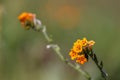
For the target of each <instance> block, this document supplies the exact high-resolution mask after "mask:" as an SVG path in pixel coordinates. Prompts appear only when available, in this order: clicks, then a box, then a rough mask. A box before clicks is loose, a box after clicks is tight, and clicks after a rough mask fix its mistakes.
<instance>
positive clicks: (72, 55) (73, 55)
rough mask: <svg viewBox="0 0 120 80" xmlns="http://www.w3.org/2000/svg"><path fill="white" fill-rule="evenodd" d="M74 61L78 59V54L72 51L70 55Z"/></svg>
mask: <svg viewBox="0 0 120 80" xmlns="http://www.w3.org/2000/svg"><path fill="white" fill-rule="evenodd" d="M69 55H70V57H71V59H72V60H74V59H76V58H77V56H78V53H76V52H75V51H74V50H71V51H70V53H69Z"/></svg>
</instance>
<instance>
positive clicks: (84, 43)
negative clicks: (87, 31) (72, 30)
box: [82, 38, 88, 46]
mask: <svg viewBox="0 0 120 80" xmlns="http://www.w3.org/2000/svg"><path fill="white" fill-rule="evenodd" d="M87 42H88V41H87V39H86V38H83V40H82V44H83V46H86V45H87Z"/></svg>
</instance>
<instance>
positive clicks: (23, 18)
mask: <svg viewBox="0 0 120 80" xmlns="http://www.w3.org/2000/svg"><path fill="white" fill-rule="evenodd" d="M18 19H19V20H20V22H21V24H22V26H23V27H24V28H25V29H26V30H29V29H30V28H33V29H35V30H39V29H40V27H41V22H40V20H38V19H36V15H35V14H33V13H28V12H23V13H22V14H20V15H19V16H18Z"/></svg>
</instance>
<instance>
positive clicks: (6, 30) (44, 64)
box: [0, 0, 120, 80]
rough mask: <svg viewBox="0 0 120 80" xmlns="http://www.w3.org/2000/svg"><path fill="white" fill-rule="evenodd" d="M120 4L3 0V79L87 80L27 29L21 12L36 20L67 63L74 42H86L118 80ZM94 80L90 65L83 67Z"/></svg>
mask: <svg viewBox="0 0 120 80" xmlns="http://www.w3.org/2000/svg"><path fill="white" fill-rule="evenodd" d="M119 3H120V1H119V0H33V1H32V0H23V1H22V0H21V1H20V0H0V80H86V79H85V78H84V76H82V75H80V74H79V73H78V72H77V71H75V70H73V69H72V68H70V67H69V66H67V65H66V64H65V63H64V62H62V61H60V59H59V58H58V56H57V55H56V54H55V53H54V51H53V50H51V49H46V45H47V44H48V43H47V41H46V40H45V38H44V36H43V35H42V33H41V32H35V31H33V30H29V31H27V30H24V29H23V28H22V25H21V24H20V22H19V20H18V15H20V14H21V13H22V12H31V13H35V14H36V15H37V18H38V19H40V20H41V21H42V24H44V25H46V26H47V31H48V33H49V35H50V36H51V37H52V38H53V39H54V42H55V43H56V44H58V45H59V46H60V47H61V52H62V54H63V55H64V56H66V57H68V58H69V55H68V53H69V51H70V49H71V47H72V45H73V42H74V41H76V39H78V38H80V39H81V38H83V37H86V38H87V39H88V40H94V41H95V42H96V44H95V46H94V51H95V52H96V55H97V56H98V59H99V60H103V62H104V68H105V69H106V71H107V72H108V74H109V77H110V79H111V80H120V58H119V57H120V36H119V34H120V4H119ZM81 68H82V69H84V70H85V71H87V72H88V73H89V74H90V75H91V77H92V78H93V79H94V80H101V78H100V77H101V74H100V72H99V70H98V68H97V67H96V65H95V64H94V62H93V61H92V60H89V61H88V63H85V64H84V65H82V66H81Z"/></svg>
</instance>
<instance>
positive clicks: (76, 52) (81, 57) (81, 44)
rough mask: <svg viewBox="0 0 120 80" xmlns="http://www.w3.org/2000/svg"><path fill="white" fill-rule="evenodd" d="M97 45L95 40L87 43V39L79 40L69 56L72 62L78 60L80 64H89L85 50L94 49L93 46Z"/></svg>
mask: <svg viewBox="0 0 120 80" xmlns="http://www.w3.org/2000/svg"><path fill="white" fill-rule="evenodd" d="M94 44H95V42H94V41H93V40H90V41H87V39H86V38H83V39H82V40H80V39H78V40H77V41H76V42H75V43H74V45H73V48H72V49H71V51H70V53H69V55H70V57H71V59H72V60H76V62H78V63H80V64H84V63H85V62H87V58H86V57H85V53H84V51H83V49H86V47H88V48H89V49H91V48H92V46H93V45H94Z"/></svg>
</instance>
